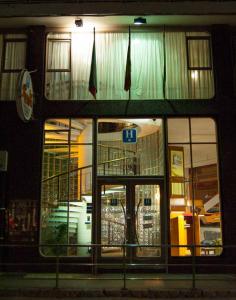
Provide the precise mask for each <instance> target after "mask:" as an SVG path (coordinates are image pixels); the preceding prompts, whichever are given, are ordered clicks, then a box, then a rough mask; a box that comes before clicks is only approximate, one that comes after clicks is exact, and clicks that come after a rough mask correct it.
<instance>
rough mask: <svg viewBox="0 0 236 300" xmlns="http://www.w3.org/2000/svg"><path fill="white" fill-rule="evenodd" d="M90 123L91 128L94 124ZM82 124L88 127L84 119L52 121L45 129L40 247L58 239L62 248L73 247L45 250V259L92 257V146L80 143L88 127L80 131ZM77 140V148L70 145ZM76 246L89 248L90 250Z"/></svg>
mask: <svg viewBox="0 0 236 300" xmlns="http://www.w3.org/2000/svg"><path fill="white" fill-rule="evenodd" d="M87 122H88V124H89V125H91V124H92V121H91V120H87ZM81 124H82V125H86V123H85V122H84V120H83V119H81V120H80V119H76V120H71V119H49V120H47V121H46V122H45V125H44V128H45V139H44V155H43V168H42V173H43V174H42V175H43V176H42V193H41V218H42V220H41V225H42V226H41V243H47V242H49V241H50V240H51V241H52V243H54V241H55V239H54V237H53V238H52V236H55V237H56V238H57V239H58V243H59V244H60V243H61V244H69V245H70V246H68V247H67V246H65V247H64V246H61V247H58V248H57V247H54V246H52V247H46V249H45V248H44V247H43V248H42V249H41V253H42V254H43V255H49V256H55V255H56V254H57V253H58V254H60V255H63V256H90V254H91V247H90V246H89V244H91V232H92V231H91V223H92V215H91V214H92V194H91V193H92V144H88V145H87V144H86V143H84V144H79V143H77V140H78V139H79V136H80V135H83V131H84V130H86V126H81V127H80V128H79V126H80V125H81ZM89 128H91V126H90V127H89ZM89 130H90V129H89ZM87 132H89V131H87ZM72 134H73V138H72ZM84 135H85V136H86V133H85V134H84ZM69 136H70V137H71V139H69ZM74 138H76V144H71V142H72V141H73V140H74ZM90 139H91V140H92V137H91V136H90ZM85 140H86V139H85ZM62 144H63V145H62ZM60 241H61V242H60ZM55 243H56V242H55ZM74 244H88V247H77V246H75V245H74Z"/></svg>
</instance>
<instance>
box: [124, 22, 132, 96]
mask: <svg viewBox="0 0 236 300" xmlns="http://www.w3.org/2000/svg"><path fill="white" fill-rule="evenodd" d="M130 87H131V58H130V28H129V45H128V52H127V60H126V70H125V84H124V89H125V91H129V90H130Z"/></svg>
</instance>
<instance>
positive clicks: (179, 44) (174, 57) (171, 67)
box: [165, 32, 189, 99]
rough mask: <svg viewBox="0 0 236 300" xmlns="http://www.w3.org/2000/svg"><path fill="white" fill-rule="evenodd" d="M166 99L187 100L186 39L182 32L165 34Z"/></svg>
mask: <svg viewBox="0 0 236 300" xmlns="http://www.w3.org/2000/svg"><path fill="white" fill-rule="evenodd" d="M165 53H166V85H165V91H166V98H167V99H186V98H188V95H189V92H188V73H187V51H186V37H185V33H184V32H166V33H165Z"/></svg>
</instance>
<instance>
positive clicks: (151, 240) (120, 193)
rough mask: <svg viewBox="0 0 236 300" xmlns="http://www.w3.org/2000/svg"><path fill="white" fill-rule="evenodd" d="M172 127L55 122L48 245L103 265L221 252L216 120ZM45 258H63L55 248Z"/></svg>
mask: <svg viewBox="0 0 236 300" xmlns="http://www.w3.org/2000/svg"><path fill="white" fill-rule="evenodd" d="M166 121H167V122H164V121H163V120H162V119H142V118H139V119H128V118H120V119H112V118H111V119H98V121H96V120H92V119H49V120H46V122H45V130H44V155H43V179H42V196H41V225H40V228H41V244H50V243H52V244H54V243H59V244H65V245H67V246H64V247H61V248H60V255H61V256H65V257H81V258H83V257H84V258H86V257H91V256H94V257H95V258H96V259H97V260H99V261H100V260H102V261H109V260H115V261H121V259H124V257H125V259H128V260H129V261H143V260H146V261H153V260H154V261H156V262H157V261H161V260H163V259H164V258H165V257H167V256H168V255H171V256H191V255H192V254H193V250H192V249H193V248H192V245H198V246H197V247H196V248H195V250H194V251H195V255H197V256H217V255H219V254H220V253H221V248H217V247H216V248H214V247H212V246H213V245H221V244H222V233H221V208H220V197H219V188H218V167H217V165H218V160H217V139H216V127H215V122H214V120H213V119H210V118H169V119H167V120H166ZM164 127H165V130H164ZM127 132H128V139H126V135H127ZM164 132H167V135H165V134H164ZM131 133H132V134H133V135H136V139H134V140H133V139H132V138H133V136H132V134H131ZM92 244H96V245H97V246H92ZM79 245H83V246H79ZM86 245H88V246H87V247H86ZM124 245H126V246H124ZM171 245H175V246H176V245H177V246H178V247H174V246H172V247H171ZM185 245H186V247H185ZM201 246H202V247H201ZM211 247H212V248H211ZM41 254H42V255H43V256H46V257H51V256H55V255H56V253H55V247H43V248H42V249H41Z"/></svg>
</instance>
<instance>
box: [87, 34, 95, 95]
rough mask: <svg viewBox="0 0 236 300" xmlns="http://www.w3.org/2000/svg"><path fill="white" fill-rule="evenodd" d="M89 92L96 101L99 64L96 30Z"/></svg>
mask: <svg viewBox="0 0 236 300" xmlns="http://www.w3.org/2000/svg"><path fill="white" fill-rule="evenodd" d="M89 92H90V93H91V94H92V95H93V97H94V99H96V93H97V63H96V49H95V28H94V29H93V51H92V60H91V68H90V75H89Z"/></svg>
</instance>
